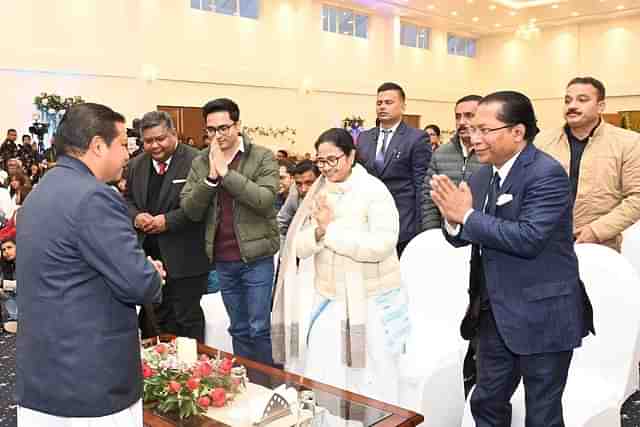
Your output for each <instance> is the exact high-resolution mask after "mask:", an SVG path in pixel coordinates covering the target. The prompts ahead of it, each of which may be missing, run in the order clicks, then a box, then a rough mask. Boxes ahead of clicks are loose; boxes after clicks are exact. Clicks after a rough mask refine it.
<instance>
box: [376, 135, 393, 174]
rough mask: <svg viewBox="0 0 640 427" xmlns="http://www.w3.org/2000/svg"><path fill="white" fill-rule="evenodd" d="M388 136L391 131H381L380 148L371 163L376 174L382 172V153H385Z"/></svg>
mask: <svg viewBox="0 0 640 427" xmlns="http://www.w3.org/2000/svg"><path fill="white" fill-rule="evenodd" d="M390 134H391V129H382V135H383V137H382V147H380V151H378V152H377V153H376V160H375V161H374V162H373V165H374V166H375V168H376V170H377V171H378V172H382V169H383V168H384V153H385V152H386V151H387V142H388V140H389V135H390Z"/></svg>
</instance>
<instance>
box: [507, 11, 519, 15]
mask: <svg viewBox="0 0 640 427" xmlns="http://www.w3.org/2000/svg"><path fill="white" fill-rule="evenodd" d="M517 14H518V12H516V11H515V10H512V11H511V12H509V15H511V16H516V15H517Z"/></svg>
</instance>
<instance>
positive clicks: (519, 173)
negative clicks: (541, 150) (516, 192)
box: [498, 143, 536, 197]
mask: <svg viewBox="0 0 640 427" xmlns="http://www.w3.org/2000/svg"><path fill="white" fill-rule="evenodd" d="M535 153H536V148H535V147H534V146H533V144H532V143H528V144H527V146H526V147H525V148H524V150H522V153H520V155H519V156H518V158H517V159H516V161H515V163H514V164H513V167H511V170H510V171H509V175H508V176H507V179H505V181H504V183H503V184H502V185H501V186H500V192H499V193H498V197H499V196H500V195H501V194H507V193H509V191H510V190H511V187H512V186H513V183H515V182H519V183H522V182H524V180H523V179H522V177H523V174H524V170H525V168H526V166H527V165H528V164H529V163H531V162H532V161H533V158H534V155H535Z"/></svg>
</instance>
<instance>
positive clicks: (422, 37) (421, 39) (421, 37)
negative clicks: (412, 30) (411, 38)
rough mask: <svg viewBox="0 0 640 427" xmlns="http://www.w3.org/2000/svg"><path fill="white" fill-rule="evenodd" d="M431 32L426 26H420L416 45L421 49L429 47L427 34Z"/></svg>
mask: <svg viewBox="0 0 640 427" xmlns="http://www.w3.org/2000/svg"><path fill="white" fill-rule="evenodd" d="M430 35H431V32H430V31H429V29H428V28H421V29H420V31H418V47H419V48H422V49H429V36H430Z"/></svg>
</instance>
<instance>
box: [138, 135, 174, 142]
mask: <svg viewBox="0 0 640 427" xmlns="http://www.w3.org/2000/svg"><path fill="white" fill-rule="evenodd" d="M168 136H169V134H168V133H165V134H162V135H158V136H152V137H149V138H142V142H143V143H145V144H153V143H154V142H157V143H158V144H160V143H161V142H164V141H165V140H166V139H167V137H168Z"/></svg>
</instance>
